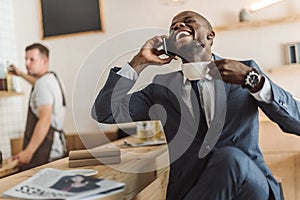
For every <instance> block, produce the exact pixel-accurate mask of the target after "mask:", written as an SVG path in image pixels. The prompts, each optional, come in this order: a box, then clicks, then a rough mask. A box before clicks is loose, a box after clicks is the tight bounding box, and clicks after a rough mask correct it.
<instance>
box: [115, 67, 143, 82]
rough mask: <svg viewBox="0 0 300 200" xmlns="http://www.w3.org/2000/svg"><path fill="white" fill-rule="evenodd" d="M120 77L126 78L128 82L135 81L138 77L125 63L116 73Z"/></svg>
mask: <svg viewBox="0 0 300 200" xmlns="http://www.w3.org/2000/svg"><path fill="white" fill-rule="evenodd" d="M117 74H119V75H120V76H123V77H125V78H128V79H130V80H133V81H135V80H137V79H138V77H139V75H138V74H137V73H136V71H135V70H134V69H133V68H132V67H131V66H130V65H129V63H126V64H125V65H124V66H123V67H122V68H121V69H120V70H119V71H118V72H117Z"/></svg>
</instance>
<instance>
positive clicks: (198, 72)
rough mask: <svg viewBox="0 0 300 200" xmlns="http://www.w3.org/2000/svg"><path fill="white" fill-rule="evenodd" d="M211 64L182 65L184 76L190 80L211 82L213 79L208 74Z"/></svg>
mask: <svg viewBox="0 0 300 200" xmlns="http://www.w3.org/2000/svg"><path fill="white" fill-rule="evenodd" d="M209 63H210V62H196V63H185V64H182V65H181V68H182V72H183V74H184V76H185V77H186V78H187V79H189V80H202V79H205V78H206V79H208V80H211V79H212V77H211V76H210V75H209V74H208V72H209V68H208V65H209Z"/></svg>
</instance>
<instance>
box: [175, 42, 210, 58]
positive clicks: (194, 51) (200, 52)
mask: <svg viewBox="0 0 300 200" xmlns="http://www.w3.org/2000/svg"><path fill="white" fill-rule="evenodd" d="M208 49H209V50H208ZM170 51H171V52H173V53H175V54H176V55H178V56H179V57H180V58H181V59H182V61H183V62H184V63H186V62H199V61H209V60H210V59H211V52H210V48H207V46H206V45H205V44H204V43H203V42H201V41H198V40H195V39H194V40H192V41H191V42H190V43H187V44H183V45H182V46H181V47H179V48H178V49H176V47H175V46H174V45H172V46H171V48H170Z"/></svg>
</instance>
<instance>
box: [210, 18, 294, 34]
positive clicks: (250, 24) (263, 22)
mask: <svg viewBox="0 0 300 200" xmlns="http://www.w3.org/2000/svg"><path fill="white" fill-rule="evenodd" d="M295 22H300V15H293V16H288V17H283V18H277V19H266V20H260V21H249V22H239V23H236V24H231V25H224V26H216V27H214V30H215V31H216V32H221V31H229V30H236V29H246V28H259V27H265V26H271V25H275V24H283V23H295Z"/></svg>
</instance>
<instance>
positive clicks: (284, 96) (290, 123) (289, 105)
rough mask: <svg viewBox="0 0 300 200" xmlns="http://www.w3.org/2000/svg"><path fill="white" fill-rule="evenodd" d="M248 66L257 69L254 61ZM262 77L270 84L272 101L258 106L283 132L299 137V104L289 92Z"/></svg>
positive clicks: (260, 103) (259, 103)
mask: <svg viewBox="0 0 300 200" xmlns="http://www.w3.org/2000/svg"><path fill="white" fill-rule="evenodd" d="M250 66H251V67H255V68H257V69H259V67H258V65H257V64H256V63H255V62H254V61H251V62H250ZM264 76H265V77H266V78H267V79H268V80H269V82H270V85H271V92H272V96H273V99H272V101H271V103H264V102H259V101H257V103H258V106H259V107H260V108H261V109H262V111H263V112H264V113H265V114H266V115H267V116H268V117H269V118H270V119H271V120H272V121H274V122H276V123H277V124H278V126H279V127H280V128H281V129H282V130H283V131H284V132H287V133H293V134H296V135H300V102H298V101H296V100H295V99H294V98H293V96H292V95H291V94H290V93H289V92H287V91H285V90H284V89H283V88H281V87H280V86H278V85H277V84H275V83H274V82H273V81H272V80H270V79H269V78H268V77H267V76H266V75H265V74H264Z"/></svg>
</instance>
